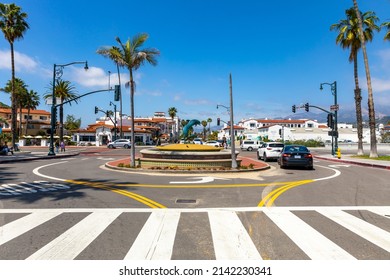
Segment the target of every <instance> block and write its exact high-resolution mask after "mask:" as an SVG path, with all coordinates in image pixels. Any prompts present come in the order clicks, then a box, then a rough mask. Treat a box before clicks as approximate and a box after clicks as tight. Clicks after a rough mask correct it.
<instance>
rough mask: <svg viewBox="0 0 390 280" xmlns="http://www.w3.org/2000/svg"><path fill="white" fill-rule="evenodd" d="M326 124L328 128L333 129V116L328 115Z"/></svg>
mask: <svg viewBox="0 0 390 280" xmlns="http://www.w3.org/2000/svg"><path fill="white" fill-rule="evenodd" d="M327 124H328V127H330V128H332V129H333V128H334V120H333V114H328V118H327Z"/></svg>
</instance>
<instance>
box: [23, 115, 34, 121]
mask: <svg viewBox="0 0 390 280" xmlns="http://www.w3.org/2000/svg"><path fill="white" fill-rule="evenodd" d="M27 117H28V119H29V120H32V116H31V115H24V119H25V120H27Z"/></svg>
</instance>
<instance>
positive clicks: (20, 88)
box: [0, 78, 27, 136]
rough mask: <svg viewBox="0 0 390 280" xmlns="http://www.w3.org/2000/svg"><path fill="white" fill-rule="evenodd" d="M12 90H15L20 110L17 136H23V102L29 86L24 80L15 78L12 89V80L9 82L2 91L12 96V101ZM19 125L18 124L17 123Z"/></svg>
mask: <svg viewBox="0 0 390 280" xmlns="http://www.w3.org/2000/svg"><path fill="white" fill-rule="evenodd" d="M12 88H13V89H14V91H13V92H14V95H15V97H16V101H17V104H16V105H17V106H16V107H17V108H19V126H17V124H16V126H15V127H16V128H17V129H16V134H17V135H19V136H20V135H21V133H22V108H23V101H24V98H25V96H26V93H27V85H26V84H25V83H24V81H23V80H22V79H19V78H15V79H14V82H13V87H12V80H9V81H8V82H7V84H6V85H5V87H4V88H1V89H0V91H3V92H6V93H8V94H10V96H11V100H12ZM16 123H17V122H16Z"/></svg>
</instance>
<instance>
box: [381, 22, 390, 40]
mask: <svg viewBox="0 0 390 280" xmlns="http://www.w3.org/2000/svg"><path fill="white" fill-rule="evenodd" d="M381 27H386V28H387V32H386V34H385V38H384V39H385V40H388V41H390V21H388V22H384V23H382V25H381Z"/></svg>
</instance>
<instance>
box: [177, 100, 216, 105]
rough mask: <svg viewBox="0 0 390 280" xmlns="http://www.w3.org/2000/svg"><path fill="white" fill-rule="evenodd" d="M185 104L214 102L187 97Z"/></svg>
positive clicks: (208, 103) (209, 103)
mask: <svg viewBox="0 0 390 280" xmlns="http://www.w3.org/2000/svg"><path fill="white" fill-rule="evenodd" d="M184 104H185V105H196V106H198V105H211V104H212V103H211V102H210V101H209V100H207V99H187V100H184Z"/></svg>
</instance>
